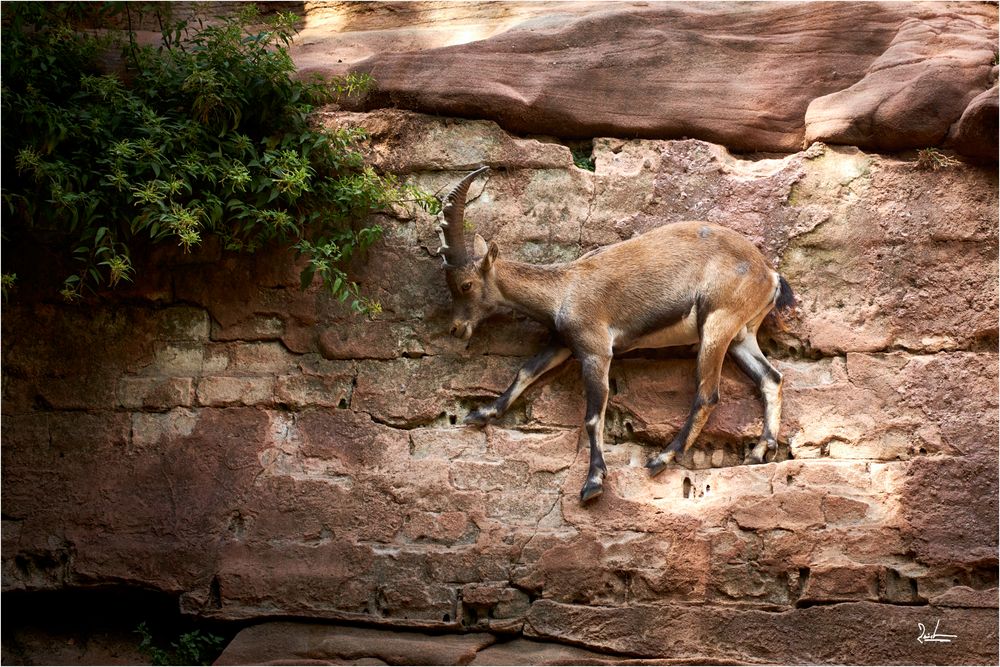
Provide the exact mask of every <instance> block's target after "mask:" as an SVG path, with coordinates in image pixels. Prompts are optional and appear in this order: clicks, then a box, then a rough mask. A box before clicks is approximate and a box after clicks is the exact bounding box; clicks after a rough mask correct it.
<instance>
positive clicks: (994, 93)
mask: <svg viewBox="0 0 1000 667" xmlns="http://www.w3.org/2000/svg"><path fill="white" fill-rule="evenodd" d="M993 70H994V75H993V78H994V80H995V79H996V74H995V71H996V66H994V67H993ZM998 96H1000V87H997V86H996V85H994V86H993V87H992V88H990V89H989V90H987V91H986V92H983V93H980V94H979V95H978V96H977V97H976V98H975V99H973V100H972V101H971V102H969V106H967V107H965V111H963V112H962V117H961V118H959V119H958V122H957V123H956V124H955V125H953V126H952V128H951V132H950V134H949V136H948V139H949V142H950V143H951V144H952V145H953V146H955V148H956V149H957V150H958V151H959V152H960V153H962V154H964V155H970V156H972V157H976V158H981V159H984V160H996V158H997V137H996V128H997V119H998V111H997V106H998V101H997V98H998Z"/></svg>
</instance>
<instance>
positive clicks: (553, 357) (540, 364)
mask: <svg viewBox="0 0 1000 667" xmlns="http://www.w3.org/2000/svg"><path fill="white" fill-rule="evenodd" d="M571 354H572V352H570V350H569V348H567V347H563V346H561V345H550V346H549V347H547V348H545V349H544V350H542V351H541V352H539V353H538V354H537V355H535V356H534V357H532V358H531V359H529V360H528V363H526V364H525V365H524V366H522V367H521V368H520V370H518V371H517V377H515V378H514V382H512V383H511V385H510V386H509V387H507V391H505V392H504V393H502V394H501V395H500V397H499V398H497V400H495V401H494V402H493V403H492V404H491V405H484V406H483V407H481V408H477V409H475V410H473V411H472V412H470V413H469V414H468V416H467V417H466V418H465V421H464V423H466V424H476V425H483V424H485V423H487V422H488V421H489V420H491V419H494V418H496V417H499V416H501V415H503V413H505V412H507V409H508V408H510V406H511V404H512V403H513V402H514V401H516V400H517V397H518V396H520V395H521V394H522V393H524V390H525V389H527V388H528V387H530V386H531V385H532V383H534V382H535V381H536V380H537V379H538V378H540V377H542V376H543V375H545V374H546V373H548V372H549V371H550V370H552V369H553V368H555V367H556V366H558V365H559V364H561V363H562V362H564V361H566V360H567V359H569V358H570V355H571Z"/></svg>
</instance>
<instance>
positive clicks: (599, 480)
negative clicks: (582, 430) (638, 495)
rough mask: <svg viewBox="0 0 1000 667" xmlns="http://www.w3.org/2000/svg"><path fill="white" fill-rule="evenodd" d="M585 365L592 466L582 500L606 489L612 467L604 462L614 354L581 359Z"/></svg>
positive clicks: (583, 365) (584, 379) (584, 378)
mask: <svg viewBox="0 0 1000 667" xmlns="http://www.w3.org/2000/svg"><path fill="white" fill-rule="evenodd" d="M580 362H581V365H582V367H583V383H584V386H585V387H586V389H587V422H586V425H587V436H588V438H589V439H590V467H589V468H588V469H587V481H586V482H584V484H583V488H582V489H581V490H580V502H584V503H585V502H587V501H588V500H590V499H591V498H596V497H597V496H599V495H601V494H602V493H604V476H605V475H607V474H608V467H607V466H606V465H605V464H604V452H603V451H602V449H601V446H602V445H603V444H604V442H603V441H604V410H605V408H606V407H607V404H608V369H609V368H610V367H611V357H610V356H608V357H602V356H596V355H594V356H587V357H584V358H583V359H581V360H580Z"/></svg>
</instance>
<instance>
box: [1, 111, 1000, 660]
mask: <svg viewBox="0 0 1000 667" xmlns="http://www.w3.org/2000/svg"><path fill="white" fill-rule="evenodd" d="M322 120H323V122H324V123H327V124H329V125H331V126H333V125H339V124H343V123H354V124H361V125H363V126H365V127H366V128H368V130H369V131H370V133H371V135H372V141H371V146H370V151H369V153H370V156H371V159H372V160H373V161H374V162H375V163H376V164H378V165H379V166H380V167H383V168H386V169H391V170H394V171H399V172H402V173H405V174H408V175H409V177H410V178H411V179H412V180H413V181H415V182H417V183H419V184H421V185H422V186H424V187H425V188H428V189H430V190H435V189H437V188H438V187H440V186H441V185H443V184H445V183H448V182H450V181H451V180H452V179H454V178H455V176H456V174H457V173H459V172H460V171H461V170H464V169H466V168H468V167H469V166H470V165H473V164H478V163H480V162H484V163H488V164H490V165H492V166H493V167H494V170H493V172H492V175H491V176H490V178H489V180H488V181H486V182H485V185H483V184H482V183H480V184H477V185H476V186H474V187H473V191H472V196H473V200H472V201H471V203H470V204H469V207H468V210H467V214H468V219H469V220H470V221H471V222H472V223H474V224H475V225H476V228H477V230H478V231H480V232H481V233H482V234H483V235H484V236H486V237H487V238H493V239H496V240H497V241H498V242H499V243H500V245H501V248H502V252H505V253H507V254H508V255H509V256H512V257H516V258H520V259H524V260H530V261H556V260H562V259H568V258H572V257H575V256H577V255H579V254H580V253H581V252H583V251H585V250H587V249H589V248H592V247H595V246H598V245H601V244H607V243H610V242H613V241H616V240H618V239H621V238H627V237H629V236H631V235H633V234H635V233H638V232H640V231H642V230H644V229H648V228H650V227H652V226H654V225H658V224H665V223H668V222H670V221H673V220H679V219H690V218H701V219H706V220H713V221H718V222H721V223H723V224H726V225H728V226H731V227H733V228H735V229H738V230H739V231H741V232H743V233H745V234H747V235H748V236H749V237H750V238H751V239H753V240H754V241H755V242H756V243H757V244H758V246H759V247H761V248H762V249H763V250H764V252H765V254H767V255H768V257H769V258H770V259H771V260H772V261H774V262H775V264H776V265H777V266H779V267H780V270H781V271H782V272H783V274H784V275H785V276H787V278H788V280H789V281H790V283H791V284H792V285H793V287H794V289H795V290H796V293H797V295H798V298H799V301H800V311H799V315H798V317H797V318H795V319H793V320H791V321H790V322H789V331H787V332H776V331H775V332H771V333H770V334H768V335H767V336H766V339H765V347H766V349H767V350H768V352H769V354H770V356H771V357H772V358H773V359H774V360H775V364H776V365H777V367H778V368H779V369H780V370H781V371H782V372H783V373H784V375H785V378H786V380H785V416H784V420H783V426H782V432H781V437H780V442H781V448H780V452H779V454H780V456H779V459H780V460H779V462H776V463H768V464H764V465H758V466H749V465H741V461H742V458H743V448H744V446H745V445H746V444H747V443H749V442H752V441H753V440H754V439H755V438H756V436H757V434H758V432H759V430H760V428H761V407H760V404H759V401H758V399H757V398H756V396H755V395H754V390H753V389H752V386H751V385H750V383H749V381H748V380H746V379H745V378H744V377H742V376H741V375H740V373H739V371H738V370H736V369H735V368H731V367H729V365H728V364H727V366H726V369H725V372H724V376H723V385H722V400H721V402H720V404H719V406H718V408H717V410H716V412H715V414H714V415H713V417H712V418H711V420H710V421H709V423H708V425H707V427H706V429H705V432H704V435H703V437H702V438H701V439H700V441H699V443H698V444H697V446H696V447H695V448H694V449H693V450H692V451H691V452H689V453H688V455H687V456H686V457H685V459H684V460H683V461H682V465H679V466H675V467H672V468H671V469H668V470H667V471H665V472H664V473H663V474H662V475H660V476H659V477H657V478H655V479H649V478H648V477H647V475H646V473H645V470H644V469H643V467H642V463H643V462H644V460H645V458H646V457H647V455H649V454H650V453H652V452H653V451H656V448H657V447H658V446H662V444H663V443H664V442H665V441H666V440H667V439H668V438H669V437H670V435H671V434H672V431H673V430H675V429H676V428H678V427H679V425H680V422H681V420H682V419H683V417H684V416H685V414H686V409H687V407H688V404H689V402H690V400H691V396H692V394H693V379H692V374H693V365H694V362H693V359H692V358H691V355H690V352H689V351H687V350H679V351H674V352H673V353H667V354H665V353H663V352H646V353H633V354H631V355H629V356H628V357H627V358H624V359H621V360H617V361H615V363H614V364H613V365H612V389H613V396H612V398H611V402H610V408H609V419H608V426H607V434H606V435H607V442H608V444H607V447H606V457H607V461H608V464H609V467H610V475H609V477H608V481H607V491H606V493H605V495H604V496H603V497H602V498H601V499H599V500H598V501H597V502H595V503H594V504H592V505H588V506H580V504H579V502H578V496H577V491H578V489H579V487H580V486H581V483H582V481H583V476H584V475H585V472H586V464H587V453H586V448H582V449H581V447H580V437H581V428H580V427H581V422H582V415H583V409H584V400H583V393H582V387H581V384H580V380H579V377H578V376H579V368H578V365H577V364H576V363H575V362H570V363H569V364H568V365H567V366H566V367H565V368H564V369H562V370H559V371H556V372H555V373H553V376H552V377H551V378H550V379H549V381H547V382H543V383H542V384H541V385H540V386H537V387H533V388H532V389H530V390H529V391H528V392H527V393H526V395H525V396H524V397H523V398H522V400H521V401H519V402H518V403H517V404H516V405H515V408H514V409H513V411H512V412H511V413H510V414H509V415H508V416H506V417H505V418H503V419H502V420H500V421H499V422H498V423H496V424H495V425H494V426H491V427H489V428H486V429H484V430H480V429H476V428H471V427H463V426H459V425H456V424H460V422H461V419H462V417H463V416H464V415H465V414H466V413H467V411H468V410H469V409H471V408H472V407H473V406H475V405H477V404H479V403H480V402H482V401H485V400H488V399H489V398H490V397H492V396H494V395H496V394H497V393H498V392H500V391H501V390H502V389H503V388H504V387H505V386H506V384H507V383H508V382H509V381H510V379H511V378H512V377H513V374H514V372H515V370H516V368H517V367H518V365H519V364H520V363H521V362H522V361H523V360H524V358H525V357H527V356H529V355H531V354H532V353H533V352H534V351H535V350H536V349H537V347H538V346H539V345H540V344H541V342H542V340H543V339H544V335H545V332H544V331H543V330H542V329H541V327H539V326H538V325H535V324H533V323H531V322H529V321H525V320H523V319H521V318H518V317H512V316H499V317H495V318H494V319H493V320H491V321H490V322H489V323H488V324H487V325H484V326H483V327H482V329H481V331H480V332H479V333H477V334H476V335H475V336H474V337H473V339H472V340H471V341H470V342H469V343H468V345H466V344H464V343H461V342H458V341H455V340H453V339H451V338H450V337H448V336H447V335H446V333H445V332H446V329H447V323H448V314H449V312H448V308H449V303H448V294H447V290H446V288H445V285H444V280H443V275H442V273H441V270H440V260H439V259H438V258H436V257H434V256H433V250H434V249H436V247H437V246H436V235H435V231H434V225H435V220H434V219H432V218H431V217H429V216H426V215H424V214H420V213H415V212H413V211H408V210H404V209H402V208H401V209H399V210H397V211H395V212H394V214H392V215H385V216H382V218H381V222H382V224H383V226H384V228H385V238H384V240H383V241H382V242H380V243H379V244H378V245H377V246H376V247H375V248H374V249H373V250H372V252H371V254H370V257H369V258H368V262H367V264H365V265H364V266H359V267H357V270H356V275H357V277H358V279H359V280H360V281H361V282H362V285H363V288H364V290H365V291H366V292H367V293H369V294H371V295H372V296H374V297H376V298H378V299H379V300H380V301H381V303H382V305H383V308H384V312H383V313H382V314H381V315H379V316H378V317H377V318H376V319H374V320H373V321H369V320H366V319H364V318H361V317H352V316H349V315H347V314H345V313H344V312H343V310H342V309H341V308H340V306H339V305H338V304H336V303H332V302H331V301H330V300H329V299H327V297H326V296H325V295H324V294H323V293H322V292H321V291H319V290H318V289H317V288H315V287H314V288H311V289H310V290H307V291H305V292H302V291H299V289H298V287H297V283H298V276H297V271H296V267H295V265H294V262H293V261H291V256H290V255H287V254H286V253H283V252H282V251H278V250H276V251H274V252H273V253H271V254H269V255H266V256H262V257H258V258H243V257H238V256H230V255H220V253H219V251H218V250H217V249H216V250H213V249H212V248H210V247H206V248H204V249H202V250H201V251H199V252H198V253H196V254H194V255H191V256H178V255H173V256H172V258H171V257H168V260H169V261H167V262H166V266H165V268H164V269H163V271H162V272H161V273H159V274H157V275H156V276H153V277H151V278H150V279H149V280H148V281H147V282H146V283H144V284H142V285H137V286H135V287H134V288H133V289H132V292H131V293H127V294H125V295H123V296H124V297H125V298H124V299H121V300H117V301H113V302H109V303H106V304H105V305H102V306H99V307H96V308H87V309H85V308H76V307H68V306H62V305H56V304H54V303H47V302H37V303H22V302H12V303H11V304H9V305H7V306H6V308H5V312H4V318H3V352H4V357H3V361H4V364H3V373H4V382H3V414H4V416H3V426H4V431H3V434H4V435H3V443H4V446H3V450H2V452H3V469H4V483H3V503H4V504H3V507H4V514H3V540H4V541H3V586H4V589H5V590H18V589H31V590H34V589H47V588H58V587H65V586H69V587H73V586H88V585H95V584H107V583H111V582H118V583H128V584H133V585H138V586H144V587H153V588H156V589H160V590H164V591H171V592H175V593H180V594H181V595H182V598H181V599H182V604H183V607H184V609H185V610H186V611H187V612H189V613H193V614H200V615H203V616H206V617H213V618H223V619H244V620H246V619H258V618H266V617H274V616H291V617H297V618H314V619H325V620H336V621H351V622H364V623H373V624H383V625H388V626H392V627H396V628H408V627H409V628H413V627H415V628H423V629H433V630H439V631H473V630H474V631H478V632H480V633H489V634H485V635H482V637H487V638H488V639H487V640H484V641H485V644H483V645H484V646H485V645H487V644H489V643H490V642H492V641H493V637H495V636H506V635H509V634H514V635H522V636H524V637H527V638H533V639H536V640H546V641H557V642H561V643H567V644H574V645H577V646H582V647H589V648H590V649H592V650H594V651H598V652H601V653H604V654H611V655H618V656H633V657H640V658H641V657H645V658H676V659H682V660H689V661H692V660H693V661H701V662H704V661H708V660H723V661H730V660H734V661H751V662H767V661H775V662H886V663H897V662H907V663H934V662H966V663H968V662H978V661H984V662H990V661H992V660H994V659H995V658H996V639H997V613H996V606H997V538H996V535H997V469H996V457H997V350H996V345H997V343H996V340H997V312H998V309H997V285H996V273H997V242H996V239H997V219H996V210H997V176H996V173H995V172H994V171H992V170H984V169H979V168H975V167H970V166H956V167H952V168H948V169H943V170H939V171H920V170H917V169H916V168H915V163H914V161H912V160H903V159H897V158H893V157H889V156H883V155H875V154H868V153H864V152H862V151H859V150H857V149H854V148H834V147H826V146H823V145H821V144H816V145H814V146H812V147H810V149H809V150H807V151H805V152H801V153H796V154H792V155H789V156H787V157H784V158H770V159H756V160H749V159H740V158H737V157H734V156H732V155H730V154H729V153H728V152H727V151H726V150H725V149H723V148H721V147H719V146H716V145H712V144H708V143H704V142H700V141H694V140H688V141H641V140H634V141H624V140H618V139H599V140H596V141H594V158H595V162H596V171H595V172H593V173H591V172H589V171H585V170H581V169H578V168H576V167H574V166H573V163H572V159H571V155H570V152H569V150H568V149H567V148H566V147H565V146H563V145H560V144H558V143H551V142H545V141H542V140H535V139H521V138H516V137H513V136H511V135H508V134H506V133H505V132H503V131H502V130H500V129H499V128H498V127H497V126H496V125H495V124H493V123H491V122H486V121H476V122H473V121H456V120H452V119H447V118H437V117H430V116H422V115H419V114H414V113H410V112H401V111H380V112H373V113H370V114H353V113H346V112H336V111H331V112H327V113H325V114H324V115H323V116H322ZM220 260H221V261H220ZM938 619H940V620H941V630H940V632H942V633H943V632H946V631H947V632H949V633H950V634H957V635H958V639H956V640H954V641H953V642H952V643H950V644H944V643H941V644H936V645H924V644H922V643H918V642H917V641H916V637H917V634H918V630H917V623H918V622H919V623H924V624H925V625H933V624H934V623H935V622H936V621H937V620H938ZM310 632H313V633H315V630H311V631H310ZM272 634H274V633H272ZM277 635H279V636H288V637H291V635H289V634H288V633H284V632H278V633H277ZM477 636H478V635H477ZM480 639H481V638H480ZM288 641H292V639H289V640H288ZM295 641H298V642H301V641H304V640H302V639H301V638H299V639H296V640H295ZM470 641H471V640H470ZM476 641H479V640H476ZM266 645H267V646H270V649H269V650H270V651H272V653H264V654H259V653H258V655H272V656H273V657H275V658H279V657H281V656H282V655H284V657H286V658H287V657H288V656H290V655H293V654H295V652H294V651H293V650H292V648H291V647H290V645H286V644H282V643H281V642H277V643H275V642H273V641H267V642H266ZM442 646H443V644H442ZM258 648H260V647H258ZM260 650H263V649H260ZM442 650H443V649H442ZM511 650H513V649H511ZM282 651H285V653H284V654H282ZM275 652H276V653H275ZM529 654H530V655H535V654H534V653H530V652H529ZM296 655H298V654H296ZM441 655H442V656H443V655H444V654H441ZM449 655H450V654H449ZM462 655H465V654H462ZM470 655H471V654H470ZM505 655H506V654H505ZM511 655H515V654H511ZM538 655H543V653H538ZM581 655H585V654H576V659H581V658H580V656H581ZM586 655H589V654H586ZM411 657H412V656H411ZM441 659H444V658H441ZM508 659H510V656H509V655H508ZM463 661H464V659H463Z"/></svg>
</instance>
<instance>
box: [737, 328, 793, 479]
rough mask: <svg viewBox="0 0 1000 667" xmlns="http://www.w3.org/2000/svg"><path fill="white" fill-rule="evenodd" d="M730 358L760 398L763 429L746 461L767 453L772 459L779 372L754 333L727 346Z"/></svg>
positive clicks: (761, 459) (755, 460)
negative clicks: (752, 385)
mask: <svg viewBox="0 0 1000 667" xmlns="http://www.w3.org/2000/svg"><path fill="white" fill-rule="evenodd" d="M729 354H730V356H732V358H733V361H735V362H736V365H737V366H739V367H740V370H742V371H743V372H744V373H746V375H747V376H748V377H749V378H750V379H751V380H753V382H754V384H756V385H757V390H758V391H759V392H760V395H761V399H762V400H763V401H764V432H763V433H762V434H761V436H760V440H759V441H758V442H757V445H756V446H755V447H754V448H753V449H752V450H751V451H750V453H749V454H748V456H747V463H763V462H764V461H765V460H766V457H767V456H768V454H770V455H771V457H772V458H773V457H774V455H775V454H777V450H778V429H779V428H780V426H781V382H782V378H781V373H779V372H778V370H777V369H776V368H775V367H774V366H772V365H771V362H769V361H768V360H767V357H765V356H764V353H763V352H761V351H760V346H759V345H758V344H757V337H756V335H748V336H746V337H744V338H743V340H741V341H738V342H737V341H734V342H733V344H732V345H730V346H729Z"/></svg>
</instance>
